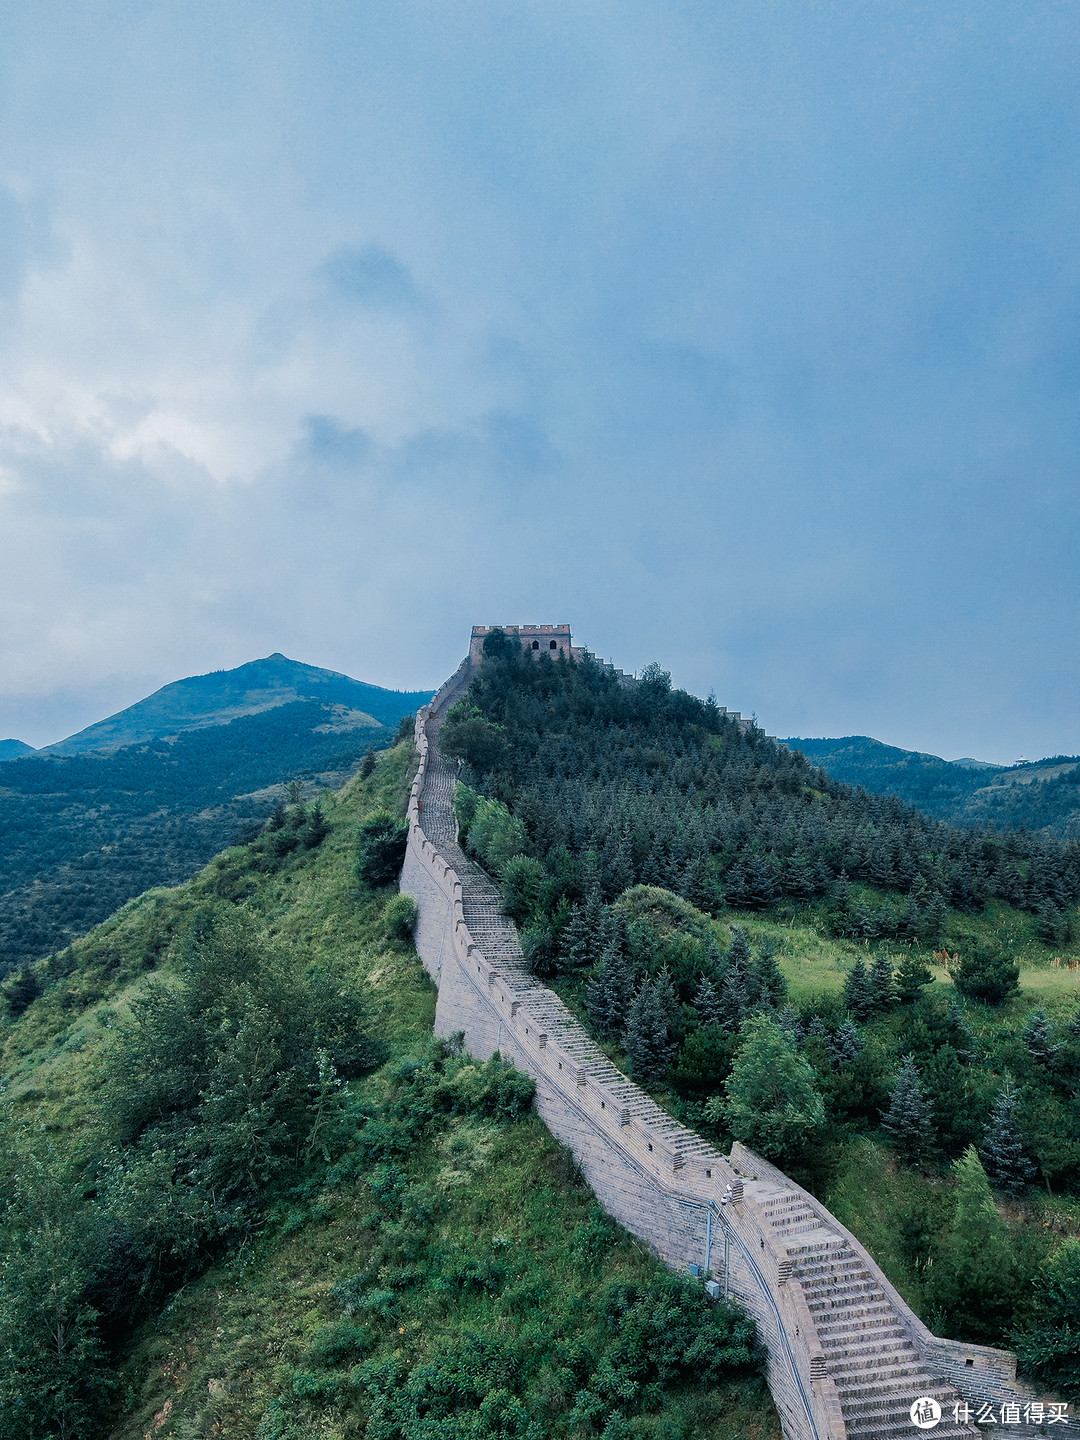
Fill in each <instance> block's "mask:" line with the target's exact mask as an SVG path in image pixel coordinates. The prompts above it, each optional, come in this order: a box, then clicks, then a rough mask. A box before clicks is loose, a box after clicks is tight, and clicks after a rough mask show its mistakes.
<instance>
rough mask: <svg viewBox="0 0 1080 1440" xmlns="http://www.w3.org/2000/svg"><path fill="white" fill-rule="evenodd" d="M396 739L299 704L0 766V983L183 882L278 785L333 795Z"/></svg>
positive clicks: (333, 708)
mask: <svg viewBox="0 0 1080 1440" xmlns="http://www.w3.org/2000/svg"><path fill="white" fill-rule="evenodd" d="M392 734H393V732H392V731H390V730H388V729H387V728H386V727H383V726H381V725H376V724H374V723H373V722H371V721H370V720H367V719H364V720H362V721H361V720H358V719H357V717H356V716H355V715H354V714H352V713H351V712H349V711H347V710H346V709H345V707H344V706H340V705H324V704H321V703H319V702H317V701H310V700H309V701H304V700H299V701H294V702H292V703H291V704H288V705H281V706H277V707H275V708H274V709H272V710H269V711H266V712H263V713H261V714H256V715H247V716H243V717H242V718H240V719H238V720H233V721H230V722H229V723H228V724H225V725H216V726H213V727H211V728H207V729H199V730H191V731H187V732H184V733H182V734H180V735H179V736H177V737H175V738H174V739H172V740H155V741H151V742H150V743H148V744H139V745H130V746H126V747H124V748H123V749H119V750H114V751H112V752H106V753H101V754H93V755H71V756H60V755H55V754H49V753H46V754H39V755H30V756H26V757H24V758H23V759H20V760H12V761H7V762H4V763H0V975H3V974H5V973H7V972H8V971H9V970H11V969H12V968H14V967H16V966H18V965H22V964H25V963H26V962H27V961H30V960H35V959H37V958H38V957H39V956H42V955H45V954H47V953H48V952H49V951H51V950H56V949H59V948H61V947H62V946H64V945H66V944H68V942H69V941H70V940H72V939H73V938H74V937H75V936H77V935H82V934H85V932H86V931H87V930H89V929H90V927H91V926H92V925H96V924H97V923H98V922H99V921H101V920H104V919H105V918H106V916H108V915H111V914H112V912H113V911H114V910H117V909H118V908H119V907H120V906H121V905H122V904H123V903H124V902H125V901H126V900H129V899H130V898H131V897H132V896H133V895H138V894H140V893H141V892H142V891H143V890H146V889H148V888H150V887H151V886H155V885H176V884H178V883H179V882H180V881H182V880H186V879H187V878H188V877H189V876H190V875H192V874H194V872H195V871H196V870H198V869H199V868H200V866H202V865H205V864H206V862H207V860H209V859H210V857H211V856H212V855H215V854H217V852H218V851H219V850H221V849H222V848H223V847H224V846H225V845H227V844H229V843H230V841H232V840H233V839H234V837H236V836H238V835H240V834H242V833H244V832H245V831H246V832H248V833H250V831H251V828H252V826H254V827H256V828H257V827H258V826H260V825H261V824H262V822H263V821H264V820H265V819H266V817H267V815H269V813H270V811H271V810H272V809H273V807H274V805H275V804H277V803H279V802H280V801H281V800H282V798H283V797H284V784H283V782H286V781H290V780H293V779H297V778H300V777H307V788H308V790H309V791H310V789H311V787H312V785H335V784H341V782H342V781H343V780H344V779H345V778H347V776H348V775H349V774H351V773H352V771H353V770H354V769H355V768H356V766H357V765H358V764H359V763H360V761H361V759H362V757H363V755H364V754H365V752H366V751H367V750H368V749H370V748H372V747H373V746H378V745H380V744H383V745H384V744H386V743H387V739H388V738H389V737H390V736H391V735H392Z"/></svg>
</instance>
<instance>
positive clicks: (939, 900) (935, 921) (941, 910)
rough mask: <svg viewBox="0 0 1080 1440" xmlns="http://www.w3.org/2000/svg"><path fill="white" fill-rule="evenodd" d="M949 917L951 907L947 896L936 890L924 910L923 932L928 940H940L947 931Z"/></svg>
mask: <svg viewBox="0 0 1080 1440" xmlns="http://www.w3.org/2000/svg"><path fill="white" fill-rule="evenodd" d="M948 918H949V907H948V904H947V903H946V900H945V896H944V895H942V893H941V891H940V890H935V891H934V893H933V894H932V895H931V896H930V899H929V902H928V903H927V906H926V909H925V910H924V912H923V933H924V935H925V936H926V939H927V940H930V941H935V940H940V939H941V938H942V936H943V935H944V933H945V922H946V921H947V920H948Z"/></svg>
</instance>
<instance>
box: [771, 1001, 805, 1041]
mask: <svg viewBox="0 0 1080 1440" xmlns="http://www.w3.org/2000/svg"><path fill="white" fill-rule="evenodd" d="M776 1023H777V1024H778V1025H779V1026H780V1029H781V1030H783V1032H784V1034H785V1035H787V1036H789V1037H790V1038H791V1040H792V1041H793V1042H794V1043H795V1044H798V1043H799V1040H800V1039H801V1037H802V1026H801V1025H800V1024H799V1017H798V1016H797V1015H796V1014H795V1011H794V1010H793V1009H792V1008H791V1006H790V1005H785V1006H784V1008H783V1010H781V1011H780V1014H779V1015H778V1016H777V1017H776Z"/></svg>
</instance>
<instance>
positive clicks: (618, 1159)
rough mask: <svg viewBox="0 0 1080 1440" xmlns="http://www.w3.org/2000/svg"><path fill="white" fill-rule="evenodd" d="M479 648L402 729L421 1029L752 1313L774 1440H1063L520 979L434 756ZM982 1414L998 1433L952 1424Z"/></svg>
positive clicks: (1013, 1384) (780, 1187)
mask: <svg viewBox="0 0 1080 1440" xmlns="http://www.w3.org/2000/svg"><path fill="white" fill-rule="evenodd" d="M507 628H508V629H509V630H510V631H511V632H512V633H515V634H517V635H518V638H519V639H520V640H521V643H522V645H523V646H524V647H525V648H527V649H532V650H535V651H540V650H541V647H543V650H544V651H547V652H550V653H552V654H555V653H558V654H563V655H567V656H569V657H571V658H577V656H579V655H580V654H582V653H584V652H582V651H579V650H576V649H575V648H574V647H572V645H571V639H570V627H569V626H561V625H560V626H552V625H546V626H521V627H507ZM487 633H488V631H487V628H486V627H479V626H478V627H475V629H474V631H473V639H472V645H471V647H470V654H469V656H467V657H466V659H465V660H464V661H462V663H461V665H460V666H459V668H458V669H457V671H456V672H455V673H454V675H453V676H451V678H450V679H449V680H448V681H447V682H446V683H445V684H444V685H443V686H442V688H441V689H440V690H439V691H438V692H437V693H436V694H435V696H434V697H433V699H432V701H431V703H430V705H427V706H425V707H424V708H423V709H422V710H421V711H420V712H419V714H418V715H417V717H416V746H417V750H418V752H419V768H418V770H417V773H416V778H415V780H414V782H413V786H412V793H411V795H410V799H409V810H408V819H409V840H408V849H407V852H406V857H405V864H404V868H403V870H402V875H401V888H402V890H403V891H405V892H407V893H408V894H410V895H412V896H413V897H414V898H415V900H416V902H417V908H418V921H417V930H416V947H417V951H418V953H419V955H420V958H421V960H422V961H423V963H424V965H425V967H426V968H427V970H428V972H429V973H430V975H431V976H432V978H433V980H434V981H435V983H436V985H437V986H438V992H439V994H438V1004H437V1008H436V1018H435V1028H436V1032H437V1033H438V1034H440V1035H442V1036H451V1035H454V1034H462V1035H463V1036H464V1044H465V1046H466V1048H467V1049H468V1051H469V1052H470V1053H471V1054H473V1055H475V1056H476V1057H478V1058H481V1059H487V1058H488V1057H490V1056H491V1055H493V1054H495V1052H496V1051H498V1052H500V1053H501V1054H502V1055H503V1056H504V1057H505V1058H506V1059H507V1060H509V1061H511V1062H512V1063H513V1064H514V1065H515V1066H517V1067H518V1068H519V1069H521V1070H524V1071H526V1072H528V1074H530V1075H531V1076H532V1077H533V1078H534V1080H535V1082H536V1107H537V1110H538V1112H539V1114H540V1116H541V1118H542V1119H543V1121H544V1123H545V1124H546V1125H547V1126H548V1128H549V1129H550V1130H551V1132H552V1133H553V1134H554V1135H555V1136H556V1137H557V1138H558V1139H559V1140H560V1141H561V1142H562V1143H563V1144H564V1145H566V1146H567V1147H568V1148H569V1149H570V1150H571V1152H572V1153H573V1155H574V1157H575V1158H576V1160H577V1162H578V1164H579V1165H580V1167H581V1170H582V1172H583V1174H584V1175H585V1177H586V1179H587V1180H588V1183H589V1184H590V1186H591V1187H592V1189H593V1191H594V1192H595V1194H596V1197H597V1200H598V1201H599V1203H600V1204H601V1205H602V1206H603V1207H604V1209H605V1210H607V1211H608V1213H609V1214H611V1215H612V1216H614V1218H615V1219H616V1220H618V1221H619V1223H620V1224H622V1225H623V1226H624V1227H625V1228H626V1229H627V1230H629V1231H630V1232H631V1233H632V1234H634V1235H636V1236H638V1237H639V1238H640V1239H641V1240H643V1241H644V1242H645V1243H647V1244H648V1245H649V1246H651V1248H652V1249H653V1250H654V1251H655V1252H656V1253H657V1254H658V1255H660V1256H661V1257H662V1258H663V1259H664V1260H665V1261H666V1262H667V1263H668V1264H669V1265H670V1266H672V1267H673V1268H675V1269H678V1270H680V1271H682V1272H683V1273H684V1274H685V1273H688V1272H689V1273H690V1274H692V1275H695V1276H699V1277H700V1278H701V1279H702V1281H703V1283H709V1284H710V1289H711V1292H712V1293H721V1294H722V1293H724V1291H725V1290H729V1291H730V1293H731V1294H732V1295H733V1296H736V1297H737V1298H738V1299H739V1300H740V1301H741V1302H742V1303H743V1304H744V1305H745V1306H746V1308H747V1309H748V1310H749V1311H750V1312H751V1313H752V1314H753V1316H754V1318H755V1320H756V1322H757V1326H758V1331H759V1334H760V1335H761V1338H762V1340H763V1342H764V1344H765V1345H766V1347H767V1349H768V1378H769V1387H770V1389H771V1391H772V1395H773V1398H774V1401H775V1403H776V1408H777V1411H778V1412H779V1416H780V1421H781V1425H782V1427H783V1432H784V1436H785V1440H879V1437H880V1440H888V1437H913V1436H915V1435H917V1434H919V1433H921V1430H922V1428H923V1427H917V1426H916V1424H915V1423H914V1422H913V1419H912V1415H911V1407H912V1404H913V1402H914V1401H915V1400H916V1399H917V1398H918V1397H929V1398H930V1399H932V1400H934V1401H936V1402H937V1404H938V1405H939V1406H940V1409H941V1418H940V1421H939V1422H938V1423H937V1424H936V1425H934V1426H933V1428H932V1429H930V1428H927V1429H926V1433H928V1434H931V1435H933V1436H940V1437H948V1440H955V1437H958V1436H965V1435H966V1436H976V1435H979V1434H983V1435H986V1434H988V1433H989V1434H992V1435H994V1436H1004V1435H1013V1436H1023V1437H1030V1436H1035V1435H1040V1434H1043V1435H1045V1434H1047V1433H1050V1434H1054V1433H1058V1434H1061V1435H1063V1436H1067V1435H1076V1434H1077V1433H1078V1432H1080V1425H1078V1424H1077V1422H1076V1421H1075V1420H1074V1419H1073V1418H1072V1416H1071V1415H1070V1416H1069V1417H1068V1419H1067V1420H1059V1419H1058V1418H1056V1417H1055V1419H1054V1421H1053V1422H1052V1423H1053V1425H1057V1424H1059V1423H1061V1424H1062V1428H1061V1430H1060V1431H1058V1430H1055V1429H1053V1428H1051V1429H1050V1430H1049V1431H1048V1428H1047V1424H1046V1423H1045V1420H1044V1421H1043V1423H1041V1424H1040V1423H1035V1422H1036V1420H1037V1415H1038V1406H1039V1404H1040V1402H1038V1401H1037V1400H1036V1397H1035V1396H1034V1393H1033V1392H1031V1391H1029V1390H1028V1388H1027V1387H1026V1386H1025V1385H1024V1384H1023V1382H1021V1381H1019V1380H1018V1379H1017V1376H1016V1359H1015V1356H1014V1355H1012V1354H1011V1353H1010V1352H1008V1351H1005V1350H997V1349H991V1348H989V1347H986V1346H978V1345H966V1344H962V1343H960V1342H957V1341H952V1340H944V1339H941V1338H939V1337H937V1336H935V1335H934V1334H932V1333H931V1331H930V1330H928V1329H927V1327H926V1326H925V1325H924V1324H923V1322H922V1321H921V1320H920V1319H919V1317H918V1316H917V1315H916V1314H915V1313H914V1312H913V1311H912V1310H911V1308H910V1307H909V1306H908V1305H907V1304H906V1303H905V1301H904V1300H903V1299H902V1298H901V1296H900V1295H899V1294H898V1292H897V1291H896V1290H895V1289H894V1287H893V1286H892V1285H891V1284H890V1282H889V1281H888V1279H887V1278H886V1277H885V1275H884V1274H883V1273H882V1271H881V1270H880V1269H879V1267H878V1265H877V1264H876V1262H875V1261H874V1260H873V1259H872V1258H871V1256H870V1255H869V1253H868V1252H867V1250H866V1249H865V1248H864V1247H863V1246H862V1245H861V1244H860V1243H859V1241H858V1240H857V1239H856V1238H855V1236H854V1235H852V1234H851V1233H850V1232H849V1231H848V1230H846V1229H845V1228H844V1226H843V1225H841V1224H840V1223H839V1221H838V1220H837V1219H836V1218H835V1217H834V1216H833V1215H831V1214H830V1213H829V1211H828V1210H826V1209H825V1208H824V1206H822V1205H821V1204H820V1203H819V1202H818V1201H817V1200H815V1199H814V1197H813V1196H812V1195H810V1194H809V1193H808V1192H806V1191H805V1190H803V1189H802V1188H801V1187H800V1186H798V1185H796V1184H795V1183H794V1182H793V1181H792V1180H790V1179H788V1177H787V1176H785V1175H783V1174H782V1173H781V1172H780V1171H779V1170H777V1169H776V1168H775V1167H774V1166H772V1165H771V1164H769V1163H768V1162H767V1161H765V1160H762V1159H761V1158H760V1157H759V1156H757V1155H755V1154H754V1153H753V1152H752V1151H750V1150H748V1149H746V1147H745V1146H743V1145H740V1144H738V1143H736V1144H735V1145H733V1146H732V1149H731V1153H730V1154H729V1155H726V1156H725V1155H723V1154H721V1153H720V1151H718V1150H716V1149H715V1148H714V1147H713V1146H711V1145H709V1144H708V1143H707V1142H706V1141H704V1140H703V1139H702V1138H701V1137H700V1136H698V1135H695V1134H694V1133H693V1132H692V1131H690V1130H688V1129H686V1128H685V1127H684V1126H682V1125H679V1124H677V1123H676V1122H675V1121H674V1120H672V1119H671V1117H670V1116H669V1115H667V1114H666V1113H665V1112H664V1111H663V1110H662V1109H661V1108H660V1106H659V1105H657V1104H656V1103H655V1101H653V1100H652V1099H651V1098H650V1097H649V1096H648V1095H646V1094H645V1092H644V1091H643V1090H641V1089H639V1088H638V1086H636V1085H634V1084H633V1083H632V1082H631V1081H630V1080H628V1079H627V1078H626V1076H625V1075H623V1074H622V1073H621V1072H620V1071H619V1070H617V1069H616V1068H615V1066H614V1065H612V1064H611V1062H610V1061H609V1060H608V1059H607V1058H606V1057H605V1056H604V1055H603V1054H602V1053H601V1052H600V1050H599V1049H598V1048H597V1046H596V1045H595V1044H594V1043H593V1042H592V1040H591V1039H590V1038H589V1036H588V1035H587V1034H586V1032H585V1030H584V1029H583V1027H582V1026H581V1025H580V1023H579V1022H578V1021H577V1020H576V1019H575V1018H574V1016H573V1015H572V1014H571V1013H570V1011H569V1010H568V1009H567V1008H566V1006H565V1005H564V1004H563V1003H562V1001H561V1000H560V999H559V998H558V996H557V995H555V994H554V993H553V992H552V991H551V990H549V989H547V988H546V987H544V986H543V985H541V984H540V983H539V982H538V981H537V980H536V978H535V977H534V976H533V975H532V974H531V973H530V972H529V971H528V970H527V969H526V967H525V965H524V964H523V962H522V958H521V951H520V948H519V946H518V941H517V934H516V931H515V928H514V925H513V923H512V922H511V921H510V920H509V919H507V918H506V917H505V916H504V915H503V914H502V912H501V910H500V906H499V894H498V889H497V887H496V885H495V884H494V883H493V881H492V880H491V878H490V877H489V876H488V875H487V874H486V873H485V872H484V871H483V870H482V869H481V868H480V867H479V866H477V865H476V864H475V863H474V862H473V861H471V860H470V859H469V858H468V857H467V856H466V855H465V853H464V851H463V850H462V849H461V848H460V846H459V845H458V843H457V826H456V822H455V819H454V813H453V805H452V801H453V791H454V785H455V783H456V772H455V770H454V768H453V767H452V766H451V765H450V764H449V763H448V762H447V761H445V760H444V759H443V758H442V757H441V756H440V754H439V745H438V740H439V729H440V726H441V724H442V721H443V718H444V716H445V714H446V711H447V709H448V708H449V707H450V706H451V705H452V704H453V703H454V702H455V701H456V700H459V699H460V698H461V697H462V696H463V695H464V694H465V691H466V690H467V688H468V685H469V682H470V680H471V678H472V675H473V673H474V669H475V666H476V664H477V663H478V662H479V658H480V655H481V653H482V645H483V639H484V637H485V635H486V634H487ZM735 718H737V719H738V720H740V722H741V717H735ZM741 723H747V722H741ZM1033 1401H1035V1403H1036V1407H1037V1408H1036V1412H1034V1413H1033V1412H1032V1411H1031V1410H1030V1406H1031V1404H1032V1402H1033ZM987 1406H989V1407H991V1409H992V1410H993V1412H994V1414H995V1416H996V1417H997V1419H998V1420H999V1421H1000V1420H1002V1419H1004V1420H1005V1422H1006V1423H1000V1424H997V1425H988V1424H986V1423H985V1421H984V1423H983V1426H982V1428H981V1430H980V1429H979V1428H977V1427H976V1424H974V1423H968V1422H967V1421H966V1419H965V1415H967V1414H968V1413H970V1420H971V1421H974V1420H975V1419H977V1418H978V1417H979V1416H980V1414H982V1415H983V1416H985V1415H986V1414H987V1411H986V1407H987ZM964 1407H968V1410H965V1408H964ZM931 1413H932V1407H931ZM957 1414H959V1416H960V1419H959V1421H958V1420H957V1419H956V1418H955V1417H956V1415H957ZM1014 1417H1015V1423H1012V1422H1013V1420H1014Z"/></svg>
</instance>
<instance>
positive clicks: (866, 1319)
mask: <svg viewBox="0 0 1080 1440" xmlns="http://www.w3.org/2000/svg"><path fill="white" fill-rule="evenodd" d="M816 1329H817V1333H818V1339H819V1340H820V1341H821V1343H822V1344H823V1345H825V1346H829V1345H832V1344H834V1343H841V1342H846V1341H847V1340H848V1339H849V1338H850V1336H851V1335H852V1334H853V1333H858V1334H860V1335H865V1334H873V1335H876V1334H878V1333H879V1332H886V1333H889V1334H891V1333H892V1332H893V1331H894V1330H895V1332H896V1334H897V1335H906V1334H907V1330H906V1328H905V1327H904V1325H903V1324H902V1323H901V1321H899V1320H898V1319H897V1318H896V1312H895V1311H894V1310H893V1308H892V1306H891V1305H890V1306H888V1307H887V1308H883V1309H881V1310H880V1311H879V1312H878V1313H877V1314H870V1315H867V1314H863V1315H859V1316H857V1317H854V1318H852V1317H851V1316H845V1317H843V1318H842V1319H841V1318H838V1319H836V1320H829V1321H826V1322H825V1323H824V1324H819V1325H817V1326H816Z"/></svg>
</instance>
